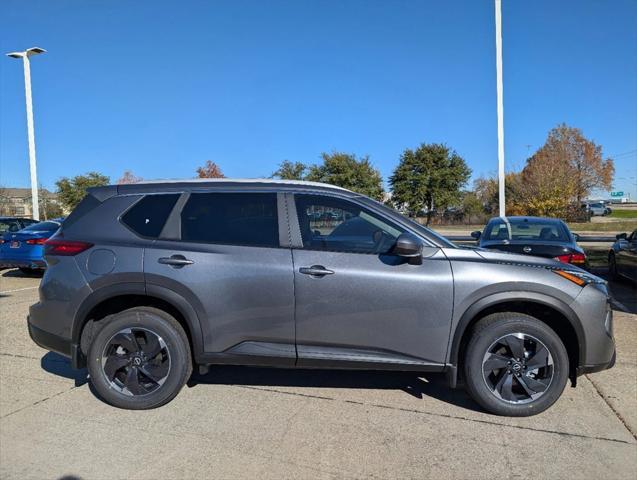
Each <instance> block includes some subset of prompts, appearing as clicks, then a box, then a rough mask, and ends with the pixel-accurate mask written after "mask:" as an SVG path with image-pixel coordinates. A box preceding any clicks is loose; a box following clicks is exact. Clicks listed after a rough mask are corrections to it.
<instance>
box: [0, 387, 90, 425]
mask: <svg viewBox="0 0 637 480" xmlns="http://www.w3.org/2000/svg"><path fill="white" fill-rule="evenodd" d="M76 388H80V387H76V386H73V387H71V388H69V389H68V390H62V391H61V392H58V393H55V394H53V395H50V396H48V397H45V398H42V399H40V400H38V401H36V402H33V403H31V404H30V405H25V406H24V407H22V408H18V409H17V410H14V411H13V412H9V413H7V414H6V415H2V416H1V417H0V420H2V419H4V418H7V417H10V416H11V415H13V414H14V413H18V412H21V411H23V410H26V409H27V408H31V407H35V406H36V405H39V404H41V403H44V402H46V401H47V400H51V399H52V398H55V397H59V396H60V395H63V394H65V393H69V392H71V391H73V390H75V389H76Z"/></svg>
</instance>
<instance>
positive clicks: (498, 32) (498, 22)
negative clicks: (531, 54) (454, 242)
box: [495, 0, 506, 217]
mask: <svg viewBox="0 0 637 480" xmlns="http://www.w3.org/2000/svg"><path fill="white" fill-rule="evenodd" d="M495 69H496V89H497V104H498V205H499V210H500V216H501V217H504V216H506V203H505V202H506V199H505V198H504V182H505V175H504V104H503V99H502V0H495Z"/></svg>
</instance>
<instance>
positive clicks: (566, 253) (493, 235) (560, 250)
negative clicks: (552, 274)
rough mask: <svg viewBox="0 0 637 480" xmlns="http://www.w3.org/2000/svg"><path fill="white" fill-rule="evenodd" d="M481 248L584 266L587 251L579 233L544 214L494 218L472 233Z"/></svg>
mask: <svg viewBox="0 0 637 480" xmlns="http://www.w3.org/2000/svg"><path fill="white" fill-rule="evenodd" d="M471 236H472V237H473V238H475V239H476V240H477V241H478V244H479V246H480V247H481V248H487V249H492V250H501V251H503V252H514V253H521V254H525V255H534V256H537V257H545V258H552V259H554V260H557V261H559V262H562V263H570V264H572V265H577V266H578V267H582V268H586V267H587V266H588V259H587V258H586V252H585V251H584V250H583V249H582V248H581V247H580V246H579V245H578V244H577V239H578V238H579V236H578V235H577V234H574V233H572V232H571V231H570V230H569V228H568V226H567V225H566V224H565V223H564V222H563V221H562V220H559V219H555V218H544V217H505V218H503V217H494V218H492V219H491V220H489V222H488V223H487V225H486V227H485V228H484V232H480V231H476V232H472V233H471Z"/></svg>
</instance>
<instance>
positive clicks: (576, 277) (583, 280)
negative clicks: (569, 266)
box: [553, 269, 606, 287]
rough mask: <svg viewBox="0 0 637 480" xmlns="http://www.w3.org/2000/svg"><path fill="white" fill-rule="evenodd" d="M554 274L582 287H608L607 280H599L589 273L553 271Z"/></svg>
mask: <svg viewBox="0 0 637 480" xmlns="http://www.w3.org/2000/svg"><path fill="white" fill-rule="evenodd" d="M553 273H557V274H558V275H559V276H560V277H563V278H565V279H567V280H570V281H571V282H573V283H574V284H576V285H579V286H580V287H585V286H586V285H591V284H592V285H606V280H604V279H603V278H599V277H597V276H595V275H593V274H591V273H588V272H577V271H575V270H558V269H556V270H553Z"/></svg>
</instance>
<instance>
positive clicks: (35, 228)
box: [22, 222, 60, 232]
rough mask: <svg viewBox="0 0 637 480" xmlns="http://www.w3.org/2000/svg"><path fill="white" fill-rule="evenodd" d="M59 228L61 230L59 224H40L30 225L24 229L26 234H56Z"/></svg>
mask: <svg viewBox="0 0 637 480" xmlns="http://www.w3.org/2000/svg"><path fill="white" fill-rule="evenodd" d="M58 228H60V224H59V223H58V222H40V223H34V224H33V225H29V226H28V227H26V228H23V229H22V231H24V232H42V231H46V232H55V231H56V230H57V229H58Z"/></svg>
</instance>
